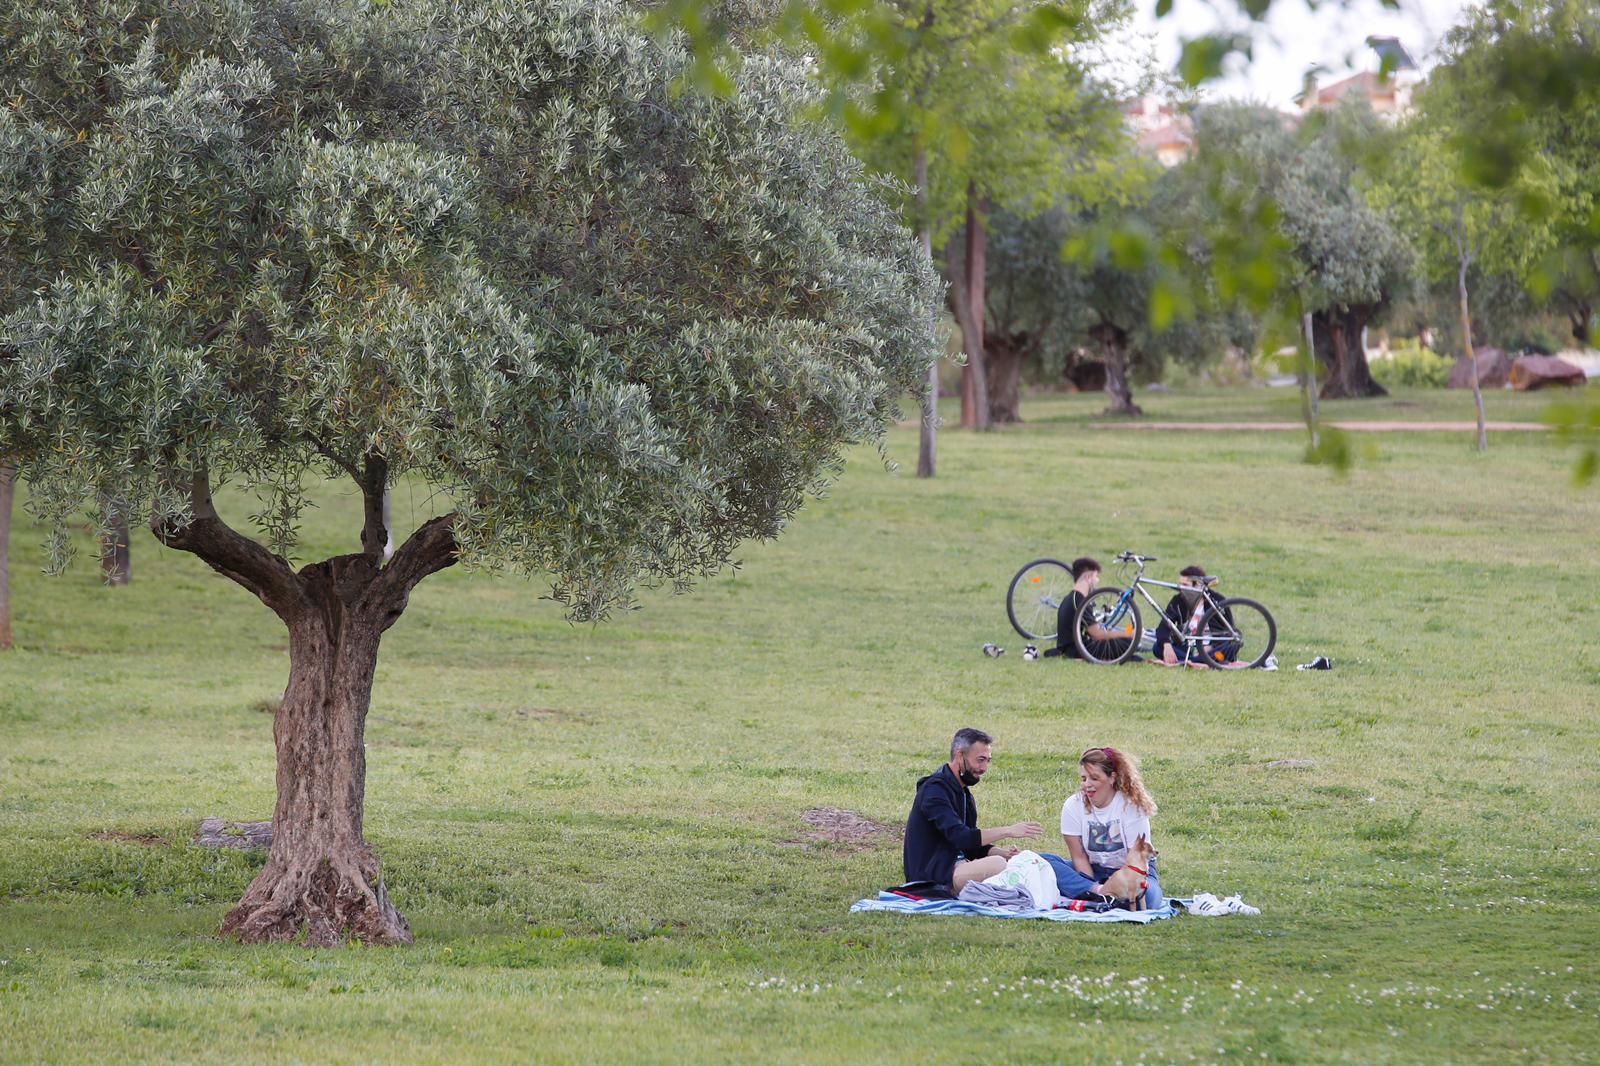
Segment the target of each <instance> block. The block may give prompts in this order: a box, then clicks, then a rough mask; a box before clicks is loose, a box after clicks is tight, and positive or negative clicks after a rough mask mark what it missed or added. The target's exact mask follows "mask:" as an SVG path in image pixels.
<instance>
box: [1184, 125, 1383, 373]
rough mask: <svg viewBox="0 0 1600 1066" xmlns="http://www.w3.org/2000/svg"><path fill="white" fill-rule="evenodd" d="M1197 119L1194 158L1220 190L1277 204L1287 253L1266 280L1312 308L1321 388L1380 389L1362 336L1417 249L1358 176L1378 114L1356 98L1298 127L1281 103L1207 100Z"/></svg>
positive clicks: (1228, 196) (1274, 209)
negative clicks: (1274, 106)
mask: <svg viewBox="0 0 1600 1066" xmlns="http://www.w3.org/2000/svg"><path fill="white" fill-rule="evenodd" d="M1196 127H1197V136H1196V142H1197V146H1198V157H1199V158H1201V159H1202V160H1203V163H1202V166H1204V167H1205V168H1206V169H1207V171H1208V173H1209V174H1211V175H1212V176H1213V178H1214V184H1215V187H1216V188H1215V195H1217V196H1218V197H1219V198H1220V199H1221V200H1225V201H1227V200H1232V201H1240V202H1244V203H1249V202H1251V201H1255V207H1256V209H1257V213H1258V214H1260V211H1259V208H1261V207H1262V206H1268V207H1270V209H1271V210H1270V212H1269V213H1268V214H1270V217H1271V218H1273V219H1274V220H1275V222H1274V225H1275V228H1276V230H1277V232H1278V234H1279V235H1281V237H1282V239H1283V241H1284V243H1285V245H1286V249H1287V253H1286V254H1285V255H1283V256H1282V257H1281V258H1280V259H1279V260H1278V261H1277V262H1273V261H1272V260H1270V259H1268V260H1266V261H1264V262H1265V266H1266V268H1267V272H1268V273H1269V274H1271V275H1273V276H1272V277H1271V278H1269V279H1268V280H1269V281H1270V282H1271V283H1272V284H1273V285H1275V286H1276V287H1277V289H1278V291H1279V292H1281V293H1284V294H1296V299H1297V300H1298V301H1299V302H1302V303H1303V305H1304V308H1305V310H1307V311H1309V312H1310V314H1311V318H1312V325H1313V334H1314V339H1315V352H1316V356H1317V359H1318V361H1319V362H1320V363H1321V364H1322V366H1323V368H1324V370H1325V372H1326V375H1327V380H1326V383H1325V385H1324V386H1323V395H1324V396H1326V397H1328V398H1330V399H1336V398H1345V397H1359V396H1380V395H1383V394H1384V392H1385V390H1384V388H1383V387H1382V386H1381V385H1379V384H1378V383H1377V382H1375V381H1373V380H1372V374H1371V372H1370V371H1369V370H1368V368H1367V358H1366V351H1365V349H1364V347H1363V344H1362V335H1363V331H1364V330H1365V329H1366V327H1367V325H1368V324H1369V323H1371V322H1372V321H1373V320H1374V319H1375V318H1377V317H1378V316H1379V315H1380V314H1381V313H1382V312H1383V311H1384V310H1385V309H1386V307H1387V306H1388V304H1389V302H1390V301H1391V300H1392V299H1393V298H1394V297H1395V295H1396V294H1397V293H1399V292H1401V291H1402V290H1404V289H1406V288H1408V287H1409V286H1410V284H1411V269H1412V264H1411V254H1412V253H1411V249H1410V246H1409V244H1408V243H1407V241H1406V239H1405V237H1404V235H1403V234H1402V233H1401V232H1400V231H1399V230H1398V229H1397V227H1396V226H1395V224H1394V221H1393V220H1392V219H1391V218H1389V217H1388V216H1387V215H1386V214H1385V213H1384V212H1382V211H1380V210H1378V209H1375V208H1374V207H1373V206H1372V205H1371V204H1369V203H1368V202H1367V200H1366V198H1365V196H1364V195H1363V193H1362V192H1361V190H1360V188H1359V184H1358V182H1357V176H1358V173H1359V172H1360V166H1361V164H1362V161H1363V155H1364V153H1365V152H1366V151H1368V147H1367V146H1368V145H1370V144H1371V143H1372V140H1373V138H1374V137H1375V136H1376V134H1377V132H1378V128H1377V119H1376V118H1375V117H1374V116H1373V115H1372V113H1371V111H1370V110H1369V109H1367V108H1366V106H1365V105H1364V104H1361V103H1359V102H1352V103H1350V104H1347V105H1345V106H1343V107H1341V108H1339V109H1338V110H1337V111H1335V112H1332V113H1326V114H1317V115H1312V116H1310V117H1308V118H1307V120H1306V121H1305V123H1304V124H1303V125H1302V126H1301V128H1300V130H1299V131H1298V132H1296V131H1292V130H1290V129H1288V128H1287V127H1286V126H1285V124H1284V121H1283V119H1282V116H1280V115H1278V114H1276V113H1275V112H1272V111H1270V110H1267V109H1263V108H1256V107H1251V106H1246V105H1236V104H1228V105H1219V106H1215V107H1208V108H1204V109H1201V110H1200V111H1199V112H1198V113H1197V116H1196ZM1233 213H1236V212H1229V214H1233ZM1260 217H1267V215H1261V216H1260Z"/></svg>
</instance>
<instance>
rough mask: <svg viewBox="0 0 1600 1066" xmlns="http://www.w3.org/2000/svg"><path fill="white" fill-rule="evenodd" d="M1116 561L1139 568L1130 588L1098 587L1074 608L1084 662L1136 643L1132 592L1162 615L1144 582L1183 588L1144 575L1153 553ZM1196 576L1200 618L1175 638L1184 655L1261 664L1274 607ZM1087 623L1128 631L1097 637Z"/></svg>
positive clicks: (1274, 630)
mask: <svg viewBox="0 0 1600 1066" xmlns="http://www.w3.org/2000/svg"><path fill="white" fill-rule="evenodd" d="M1117 562H1118V563H1120V564H1121V565H1122V566H1124V567H1126V566H1128V565H1129V564H1132V565H1134V566H1136V567H1137V569H1136V570H1135V571H1134V574H1133V580H1132V581H1130V582H1129V583H1128V587H1127V588H1126V589H1119V588H1112V587H1109V586H1108V587H1106V588H1100V589H1096V590H1095V591H1094V592H1092V593H1090V594H1089V596H1088V598H1087V599H1085V600H1084V601H1083V606H1082V607H1080V608H1078V616H1077V618H1076V620H1075V622H1074V625H1073V633H1072V642H1073V644H1074V645H1076V646H1077V649H1078V654H1079V655H1081V656H1082V657H1083V659H1084V661H1085V662H1091V663H1104V664H1108V665H1109V664H1111V663H1120V662H1122V661H1123V660H1124V659H1126V658H1127V657H1128V656H1129V655H1132V654H1133V650H1134V648H1135V647H1136V646H1137V645H1138V643H1139V640H1138V634H1139V633H1141V632H1142V629H1141V619H1140V617H1139V604H1138V601H1137V600H1135V599H1134V593H1135V592H1137V593H1138V594H1139V595H1140V596H1142V597H1144V600H1145V602H1146V603H1148V604H1149V605H1150V609H1151V610H1152V611H1154V612H1156V615H1157V617H1160V616H1162V615H1163V614H1164V613H1165V612H1164V611H1163V609H1162V607H1161V605H1160V604H1158V603H1156V601H1155V598H1154V597H1152V596H1151V595H1150V593H1149V592H1147V591H1146V589H1145V587H1146V586H1147V585H1154V586H1156V587H1157V588H1164V589H1181V588H1183V586H1182V585H1177V584H1174V583H1173V582H1170V581H1157V580H1156V579H1155V578H1147V577H1145V576H1144V568H1145V564H1146V563H1153V562H1156V556H1154V555H1139V554H1138V553H1136V552H1126V551H1125V552H1123V553H1121V554H1120V555H1118V556H1117ZM1030 565H1032V564H1030ZM1025 569H1026V568H1025ZM1021 576H1022V575H1021V574H1019V575H1018V577H1021ZM1197 580H1198V581H1199V583H1200V584H1199V587H1198V589H1197V590H1194V591H1198V592H1199V593H1200V603H1199V605H1198V607H1197V609H1196V613H1198V614H1199V615H1200V623H1199V625H1198V626H1195V625H1194V624H1193V622H1192V620H1191V621H1190V622H1188V623H1186V624H1184V625H1183V626H1181V627H1180V628H1179V632H1178V639H1179V640H1180V641H1181V642H1182V644H1183V649H1184V651H1183V657H1182V660H1183V661H1184V662H1202V663H1205V664H1206V665H1207V666H1210V667H1213V668H1217V669H1221V668H1224V667H1226V666H1228V665H1229V664H1230V663H1235V662H1239V663H1244V664H1246V665H1248V666H1260V665H1261V664H1263V663H1265V662H1266V661H1267V658H1268V657H1269V656H1270V655H1271V654H1272V649H1273V648H1274V647H1276V646H1277V643H1278V623H1277V622H1276V621H1275V620H1274V619H1273V617H1272V612H1271V611H1269V610H1267V609H1266V608H1265V607H1263V606H1262V605H1261V604H1260V603H1257V602H1256V601H1255V600H1251V599H1246V598H1244V597H1243V596H1229V597H1222V596H1218V595H1217V594H1216V593H1215V592H1214V591H1213V590H1212V586H1213V585H1214V584H1216V581H1217V579H1216V578H1215V577H1214V576H1207V577H1202V578H1199V579H1197ZM1090 623H1098V624H1099V625H1100V626H1101V627H1102V628H1104V629H1109V630H1113V631H1115V632H1118V633H1127V634H1128V636H1127V637H1125V638H1120V639H1116V640H1096V639H1095V638H1094V637H1090V636H1086V630H1087V628H1088V625H1089V624H1090Z"/></svg>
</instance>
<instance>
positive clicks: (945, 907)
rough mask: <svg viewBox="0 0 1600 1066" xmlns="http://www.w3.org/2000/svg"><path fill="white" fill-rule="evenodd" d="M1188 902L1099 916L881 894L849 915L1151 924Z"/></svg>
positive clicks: (859, 902)
mask: <svg viewBox="0 0 1600 1066" xmlns="http://www.w3.org/2000/svg"><path fill="white" fill-rule="evenodd" d="M1187 904H1188V900H1184V899H1168V900H1167V905H1166V906H1165V907H1162V908H1161V909H1160V910H1155V911H1124V910H1112V911H1104V912H1102V913H1099V914H1096V913H1094V912H1092V911H1069V910H1067V909H1066V908H1065V907H1057V908H1055V909H1054V910H1048V911H1012V910H1006V909H1005V908H1003V907H985V906H983V905H982V904H981V903H966V902H963V901H962V900H959V899H921V900H916V899H907V898H906V897H904V896H897V895H895V894H894V893H893V892H879V893H878V898H877V899H862V900H857V901H856V902H855V903H854V904H853V905H852V906H851V907H850V913H851V914H855V913H858V912H863V911H895V912H896V913H899V914H952V915H957V916H960V917H971V918H1043V919H1044V920H1045V921H1047V922H1137V923H1138V924H1139V925H1148V924H1150V923H1151V922H1154V921H1159V920H1161V919H1162V918H1176V917H1177V916H1178V914H1179V913H1180V908H1182V907H1183V906H1186V905H1187Z"/></svg>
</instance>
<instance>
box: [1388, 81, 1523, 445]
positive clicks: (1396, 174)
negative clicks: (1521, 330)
mask: <svg viewBox="0 0 1600 1066" xmlns="http://www.w3.org/2000/svg"><path fill="white" fill-rule="evenodd" d="M1456 87H1457V83H1455V82H1453V81H1452V80H1450V79H1444V80H1440V81H1436V82H1435V83H1434V84H1432V85H1430V86H1428V87H1427V89H1426V90H1425V91H1424V92H1423V93H1422V94H1421V101H1420V103H1421V112H1420V114H1419V115H1418V116H1417V117H1416V118H1414V119H1413V120H1412V121H1410V122H1408V123H1407V124H1406V125H1405V127H1404V128H1403V129H1401V130H1400V131H1399V132H1398V133H1397V135H1395V136H1394V137H1392V138H1387V139H1386V147H1387V149H1388V151H1387V153H1386V155H1385V158H1386V165H1385V166H1383V167H1382V168H1381V169H1380V170H1379V172H1378V175H1377V177H1376V179H1375V180H1373V181H1371V182H1370V183H1368V186H1367V190H1368V199H1369V200H1371V201H1372V202H1373V203H1374V204H1377V205H1379V206H1383V207H1387V208H1389V209H1390V214H1391V216H1392V217H1393V218H1394V219H1395V221H1396V222H1397V223H1398V224H1399V225H1400V226H1401V227H1402V228H1403V229H1404V231H1405V232H1406V233H1407V234H1408V235H1409V236H1410V239H1411V242H1412V244H1413V246H1414V247H1415V248H1416V250H1417V265H1418V267H1419V269H1420V271H1421V273H1422V275H1423V277H1424V278H1425V279H1426V280H1428V281H1430V282H1434V283H1438V282H1440V281H1449V282H1453V286H1454V289H1455V295H1456V301H1457V311H1458V319H1459V322H1460V330H1461V350H1462V352H1463V354H1464V355H1465V356H1466V358H1467V359H1468V360H1469V361H1470V364H1471V375H1472V377H1471V380H1472V395H1473V402H1474V404H1475V406H1476V409H1477V416H1478V450H1479V451H1484V450H1486V449H1487V448H1488V447H1489V437H1488V431H1487V427H1486V423H1485V415H1484V407H1483V389H1482V386H1481V383H1480V382H1479V380H1478V362H1477V353H1476V351H1475V350H1474V345H1473V328H1472V323H1473V317H1472V300H1471V296H1470V291H1469V285H1468V281H1469V276H1470V275H1471V272H1472V270H1473V267H1474V266H1477V267H1478V268H1479V269H1480V270H1483V271H1487V272H1489V273H1491V274H1494V275H1498V276H1503V277H1523V278H1525V277H1527V276H1528V274H1529V272H1530V271H1531V270H1532V269H1533V268H1534V266H1535V264H1537V263H1538V262H1539V261H1540V260H1541V259H1542V257H1543V256H1544V254H1545V253H1546V251H1547V250H1548V247H1549V245H1550V243H1551V242H1550V239H1549V232H1550V230H1549V227H1548V226H1531V225H1521V224H1519V221H1520V220H1519V213H1520V204H1521V203H1522V202H1523V201H1525V200H1527V199H1529V198H1533V197H1540V198H1544V197H1548V196H1549V194H1550V192H1552V191H1553V182H1552V181H1551V180H1550V177H1551V175H1550V172H1549V170H1548V168H1546V167H1544V166H1543V165H1542V164H1541V163H1538V162H1534V163H1531V164H1530V165H1528V166H1525V167H1523V168H1522V169H1521V171H1520V173H1519V176H1518V178H1517V179H1516V181H1515V182H1513V183H1512V184H1509V185H1506V186H1504V187H1502V188H1499V189H1487V188H1484V187H1482V186H1476V185H1473V184H1471V183H1468V182H1466V181H1464V180H1462V177H1461V173H1462V169H1463V165H1464V159H1463V156H1462V152H1461V147H1462V145H1464V144H1466V143H1468V142H1469V141H1470V139H1471V131H1470V129H1469V128H1468V127H1467V126H1466V125H1465V123H1466V121H1468V119H1469V112H1468V110H1467V109H1466V108H1464V107H1463V106H1462V103H1463V102H1462V100H1461V99H1460V97H1459V96H1458V94H1457V92H1456Z"/></svg>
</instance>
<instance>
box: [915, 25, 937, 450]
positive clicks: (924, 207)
mask: <svg viewBox="0 0 1600 1066" xmlns="http://www.w3.org/2000/svg"><path fill="white" fill-rule="evenodd" d="M927 17H928V18H929V19H931V18H932V17H933V7H932V5H931V4H930V5H929V7H928V15H927ZM916 174H917V194H916V195H917V225H918V227H919V228H918V232H917V237H918V239H920V240H921V241H922V254H923V255H926V256H927V257H928V259H929V260H932V259H933V225H932V223H931V222H930V221H929V219H928V150H927V149H926V148H923V147H918V148H917V154H916ZM938 455H939V360H938V359H934V361H933V362H932V363H931V364H930V365H929V366H928V380H927V383H926V384H925V385H924V386H923V389H922V428H921V431H920V433H919V434H918V436H917V476H918V477H933V476H934V474H935V473H937V472H938V468H939V459H938Z"/></svg>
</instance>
